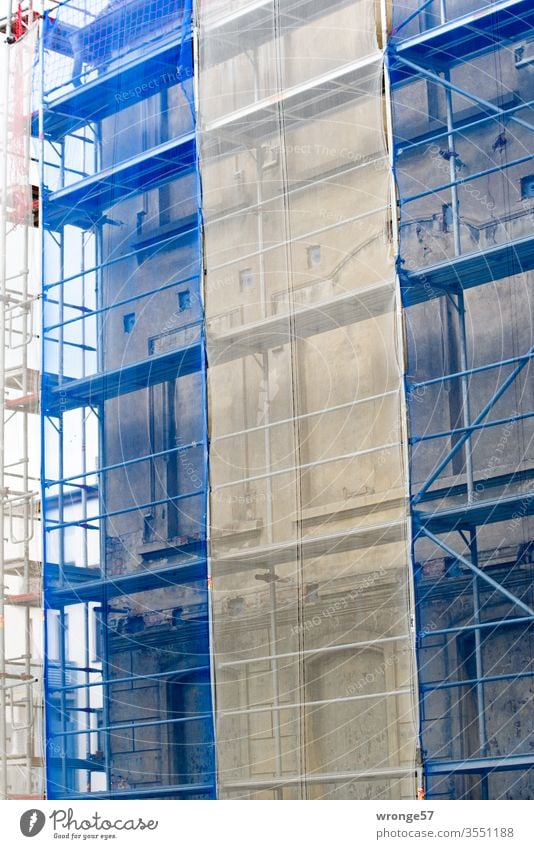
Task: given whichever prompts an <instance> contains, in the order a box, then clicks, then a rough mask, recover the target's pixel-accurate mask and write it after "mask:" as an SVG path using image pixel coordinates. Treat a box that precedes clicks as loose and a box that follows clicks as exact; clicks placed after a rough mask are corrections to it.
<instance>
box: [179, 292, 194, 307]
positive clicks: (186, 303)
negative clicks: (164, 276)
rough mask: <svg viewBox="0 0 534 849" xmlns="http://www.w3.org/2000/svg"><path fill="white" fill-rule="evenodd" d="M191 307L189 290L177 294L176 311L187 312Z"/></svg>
mask: <svg viewBox="0 0 534 849" xmlns="http://www.w3.org/2000/svg"><path fill="white" fill-rule="evenodd" d="M190 306H191V292H190V291H189V289H184V291H183V292H178V309H179V311H180V312H183V311H184V310H188V309H189V308H190Z"/></svg>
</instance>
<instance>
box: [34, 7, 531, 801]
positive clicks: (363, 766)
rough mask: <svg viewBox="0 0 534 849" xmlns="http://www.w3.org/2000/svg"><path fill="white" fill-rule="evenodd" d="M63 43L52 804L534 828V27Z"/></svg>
mask: <svg viewBox="0 0 534 849" xmlns="http://www.w3.org/2000/svg"><path fill="white" fill-rule="evenodd" d="M480 2H481V0H479V2H470V0H456V2H453V0H449V2H448V3H447V4H445V3H443V2H442V3H437V2H436V0H432V2H426V3H423V4H419V3H417V2H413V3H408V4H401V3H396V2H393V4H388V3H385V2H384V3H382V4H380V3H375V2H371V0H328V2H325V0H257V2H245V0H204V2H199V3H196V4H194V3H192V2H191V0H150V2H140V1H139V0H115V2H107V0H92V2H87V3H83V2H82V3H81V2H80V0H77V2H76V3H70V2H66V3H64V4H62V5H61V6H60V7H59V8H58V9H56V10H55V11H53V12H50V13H48V14H47V15H45V17H44V19H43V22H42V33H41V38H40V56H39V58H40V61H39V68H40V73H39V74H38V79H39V85H40V87H41V88H40V93H39V100H40V102H41V104H42V107H41V109H40V110H39V114H38V116H35V118H34V133H35V134H36V135H38V136H39V137H40V138H41V139H42V187H41V194H42V237H43V262H44V269H43V292H42V300H43V322H42V346H43V360H42V395H41V402H42V404H41V406H42V416H41V421H42V442H43V447H44V452H43V453H44V461H43V480H42V486H43V493H42V495H43V497H42V514H43V524H44V557H43V559H44V596H45V608H46V663H45V687H46V748H45V755H46V764H47V794H48V796H49V797H51V798H65V797H68V798H88V797H89V798H91V797H92V798H150V797H152V798H178V799H180V798H195V799H211V798H240V799H243V798H256V799H257V798H260V799H281V800H282V799H413V798H417V797H418V796H419V797H421V795H422V794H423V793H426V795H427V796H428V797H429V798H441V799H447V798H472V799H476V798H485V799H489V798H511V799H514V798H530V796H531V795H532V777H531V776H532V772H531V767H532V764H533V758H534V756H533V754H532V722H533V720H532V711H531V702H532V655H533V643H532V639H533V632H532V622H533V619H534V610H533V604H534V598H533V591H532V568H533V567H532V563H531V560H532V546H531V531H530V528H531V523H532V521H531V519H530V514H531V512H532V510H531V508H532V503H533V499H532V484H531V480H532V474H531V472H532V462H531V459H530V455H531V453H532V447H531V445H530V432H531V418H532V401H533V398H532V389H531V384H530V381H529V369H530V361H531V357H532V350H533V348H532V346H533V341H532V338H531V336H532V309H531V297H530V289H529V284H530V283H531V279H532V272H531V268H532V265H533V262H534V253H533V250H532V210H533V208H532V197H534V176H532V174H533V166H532V157H531V152H530V151H531V144H530V142H531V132H532V115H531V112H532V109H531V99H532V98H531V91H532V73H533V64H532V63H533V62H534V53H533V52H532V49H531V44H532V24H533V17H534V15H533V13H532V10H531V8H529V5H530V4H529V3H528V2H526V0H501V2H497V3H487V4H482V8H480V7H479V6H480Z"/></svg>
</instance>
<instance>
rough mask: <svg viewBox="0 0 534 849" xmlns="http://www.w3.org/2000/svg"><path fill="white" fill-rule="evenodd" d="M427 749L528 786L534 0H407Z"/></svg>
mask: <svg viewBox="0 0 534 849" xmlns="http://www.w3.org/2000/svg"><path fill="white" fill-rule="evenodd" d="M393 9H394V29H393V33H392V35H391V39H390V44H389V71H390V81H391V85H392V91H393V110H394V132H395V150H394V155H395V173H396V180H397V188H398V195H399V203H400V255H399V259H398V272H399V276H400V282H401V288H402V296H403V302H404V307H405V326H406V340H407V374H406V381H407V399H408V411H409V419H410V474H411V495H412V519H413V531H414V536H413V557H414V569H415V589H416V603H417V632H418V636H417V642H418V660H419V686H420V713H421V738H422V760H423V765H424V769H425V773H426V786H427V795H428V796H429V797H430V798H433V799H453V798H454V799H456V798H469V799H476V798H486V799H487V798H496V799H497V798H504V799H520V798H532V794H533V792H534V786H533V773H532V770H531V767H532V765H533V757H532V718H531V716H530V707H529V705H530V704H531V701H532V692H533V686H534V682H533V678H532V676H533V674H534V672H533V667H532V660H533V655H534V632H533V629H532V625H533V622H534V593H533V590H532V586H533V580H532V579H533V565H532V561H533V556H534V544H533V541H532V540H533V536H534V524H533V520H532V518H531V514H532V512H533V506H534V498H533V495H532V492H533V483H532V481H533V474H534V446H533V437H534V430H533V424H532V422H533V419H532V416H533V415H534V394H533V389H532V364H531V363H532V355H533V352H534V348H533V343H534V338H533V336H534V332H533V331H534V322H533V315H532V280H533V277H532V269H533V268H534V230H533V212H534V162H533V159H532V131H533V129H534V125H533V122H532V118H533V113H532V94H533V86H532V79H533V77H532V68H533V62H534V54H533V53H532V36H533V25H534V10H533V8H532V4H531V3H529V2H523V0H515V2H507V3H485V4H482V3H481V2H480V0H477V2H464V0H458V2H447V3H446V4H445V3H438V2H434V0H433V2H424V3H419V2H410V3H394V4H393Z"/></svg>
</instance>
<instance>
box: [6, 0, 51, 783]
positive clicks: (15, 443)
mask: <svg viewBox="0 0 534 849" xmlns="http://www.w3.org/2000/svg"><path fill="white" fill-rule="evenodd" d="M33 21H34V14H33V8H32V6H31V4H30V5H29V6H28V4H26V5H25V7H24V10H23V7H22V4H20V5H19V7H18V10H17V13H16V14H15V15H14V16H12V15H11V14H8V16H7V19H6V21H5V22H4V23H5V26H3V33H4V34H5V35H4V34H3V36H2V38H3V40H2V44H1V48H0V54H1V57H0V58H1V63H2V80H3V82H2V108H1V116H2V127H1V133H2V139H1V142H0V146H1V156H2V166H1V167H2V179H1V184H2V189H1V191H2V197H1V208H0V384H1V385H0V404H1V407H2V409H1V412H0V526H1V527H2V534H1V537H0V623H1V625H0V798H2V799H8V798H10V799H13V798H26V799H29V798H39V797H42V794H43V769H42V767H43V757H42V751H41V741H42V737H41V712H42V694H41V666H42V656H41V633H40V618H41V617H40V607H41V591H40V576H41V564H40V545H39V538H40V534H39V476H38V469H39V455H38V451H36V450H35V449H34V448H33V447H32V446H35V445H36V444H37V443H36V438H37V434H38V416H37V415H36V414H37V413H38V409H39V403H38V400H39V372H38V365H39V364H38V356H37V350H38V348H37V345H36V319H37V316H36V312H37V313H38V310H36V307H37V305H38V297H39V296H38V291H36V289H35V277H34V276H33V275H30V267H31V266H32V261H33V253H34V251H35V248H36V239H34V232H36V231H35V230H34V228H35V226H36V223H37V213H38V210H37V204H38V197H37V194H36V191H35V190H32V185H31V168H30V162H31V150H30V141H31V135H30V129H29V128H30V121H31V106H32V101H31V98H32V71H33V56H34V51H35V42H36V30H35V26H34V25H33Z"/></svg>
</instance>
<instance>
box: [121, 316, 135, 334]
mask: <svg viewBox="0 0 534 849" xmlns="http://www.w3.org/2000/svg"><path fill="white" fill-rule="evenodd" d="M122 321H123V324H124V332H125V333H131V332H132V330H133V329H134V327H135V313H134V312H128V313H126V315H124V316H123V317H122Z"/></svg>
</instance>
